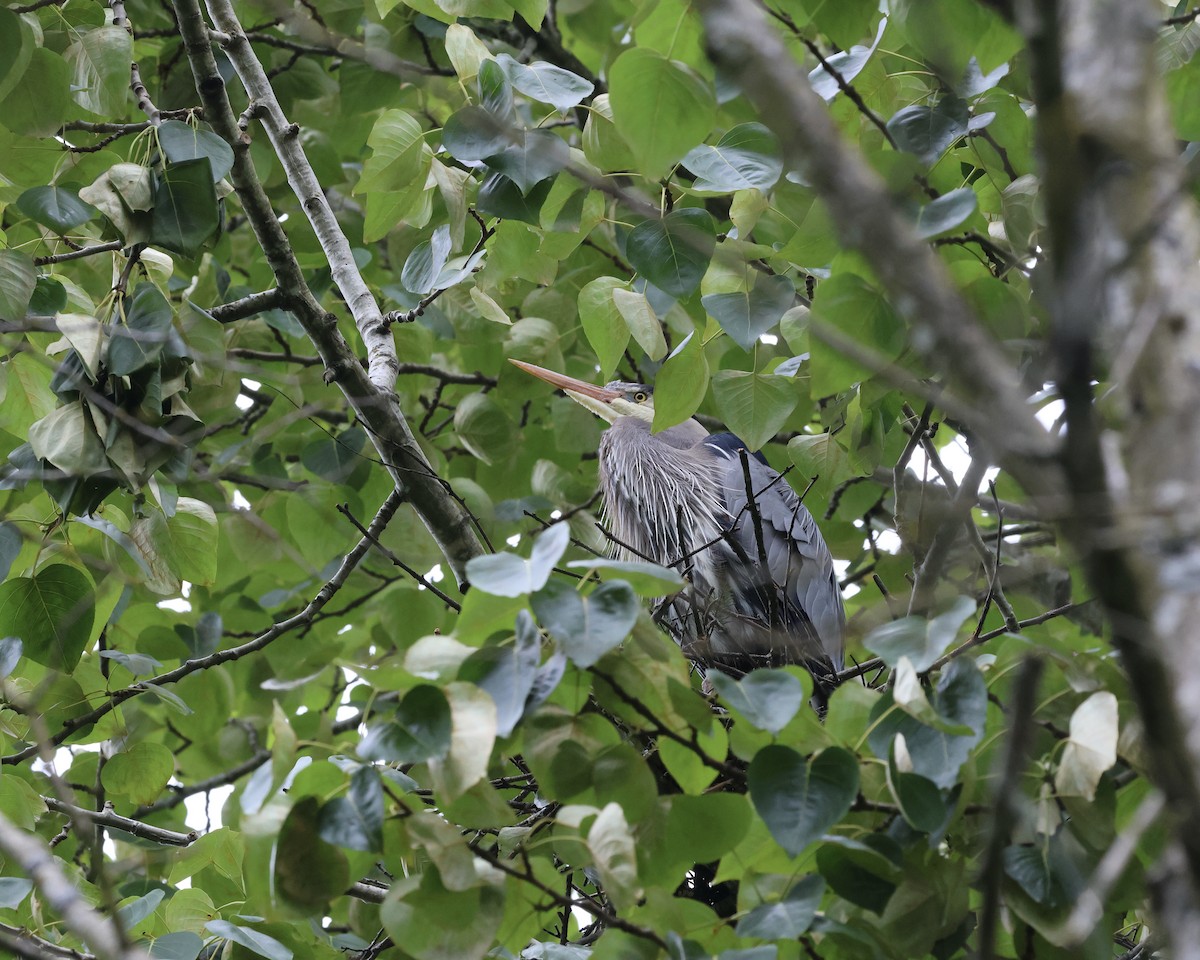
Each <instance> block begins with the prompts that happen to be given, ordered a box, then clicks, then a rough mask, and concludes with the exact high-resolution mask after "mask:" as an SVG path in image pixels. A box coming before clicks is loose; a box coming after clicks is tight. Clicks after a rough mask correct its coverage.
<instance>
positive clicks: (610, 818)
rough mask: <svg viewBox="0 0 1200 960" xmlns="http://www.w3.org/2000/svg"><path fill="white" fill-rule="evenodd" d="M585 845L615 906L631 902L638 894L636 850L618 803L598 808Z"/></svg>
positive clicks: (606, 892)
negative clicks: (598, 810)
mask: <svg viewBox="0 0 1200 960" xmlns="http://www.w3.org/2000/svg"><path fill="white" fill-rule="evenodd" d="M587 845H588V849H589V850H590V851H591V852H592V856H593V858H594V863H595V867H596V872H597V873H599V874H600V882H601V884H602V885H603V887H604V892H605V894H606V895H607V896H608V897H609V899H611V900H612V902H613V903H614V904H615V905H616V906H617V908H618V909H627V908H628V907H631V906H633V904H634V903H636V902H637V900H638V897H639V895H640V894H641V887H640V886H639V885H638V875H637V853H636V848H635V846H634V841H633V834H632V833H631V832H630V829H629V824H628V822H627V821H626V820H625V814H624V813H623V812H622V810H621V806H620V804H617V803H609V804H606V805H605V807H604V809H602V810H601V811H600V813H599V814H598V815H597V816H596V819H595V820H594V821H593V822H592V826H591V829H590V830H588V834H587Z"/></svg>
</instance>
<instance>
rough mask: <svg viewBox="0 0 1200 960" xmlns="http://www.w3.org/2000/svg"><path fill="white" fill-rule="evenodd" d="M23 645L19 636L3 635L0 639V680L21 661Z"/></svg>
mask: <svg viewBox="0 0 1200 960" xmlns="http://www.w3.org/2000/svg"><path fill="white" fill-rule="evenodd" d="M23 647H24V645H23V644H22V643H21V638H20V637H5V638H4V639H3V640H0V680H3V679H4V678H5V677H7V676H8V675H9V674H11V673H12V672H13V670H15V669H16V668H17V664H18V663H20V662H21V653H22V651H23Z"/></svg>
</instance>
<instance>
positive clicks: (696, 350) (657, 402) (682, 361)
mask: <svg viewBox="0 0 1200 960" xmlns="http://www.w3.org/2000/svg"><path fill="white" fill-rule="evenodd" d="M708 379H709V373H708V358H707V357H706V356H705V355H704V341H703V339H702V338H701V337H700V336H699V334H698V332H697V331H694V330H693V331H692V332H691V333H689V334H688V335H687V336H686V337H685V338H684V339H683V342H682V343H681V344H679V346H677V347H676V348H675V349H674V350H672V351H671V355H670V356H669V357H667V359H666V362H664V363H663V365H662V366H661V367H660V368H659V371H658V375H657V376H656V377H655V378H654V385H655V391H654V423H653V426H652V428H651V432H653V433H658V432H659V431H661V430H666V429H668V428H669V427H673V426H675V425H676V424H678V423H683V421H684V420H687V419H688V418H689V417H691V415H692V414H694V413H695V412H696V411H697V410H699V409H700V404H702V403H703V402H704V397H705V395H706V394H707V393H708Z"/></svg>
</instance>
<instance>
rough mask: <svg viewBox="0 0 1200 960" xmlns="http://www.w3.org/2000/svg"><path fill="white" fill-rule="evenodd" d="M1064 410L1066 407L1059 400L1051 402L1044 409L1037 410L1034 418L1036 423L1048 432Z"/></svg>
mask: <svg viewBox="0 0 1200 960" xmlns="http://www.w3.org/2000/svg"><path fill="white" fill-rule="evenodd" d="M1066 409H1067V405H1066V404H1065V403H1063V402H1062V401H1061V400H1051V401H1050V402H1049V403H1047V404H1046V405H1045V406H1044V407H1042V408H1041V409H1040V410H1038V411H1037V413H1035V414H1034V416H1035V417H1037V418H1038V422H1039V423H1041V425H1042V426H1044V427H1045V428H1046V429H1047V430H1049V429H1050V428H1052V427H1053V426H1054V423H1055V421H1056V420H1058V418H1059V417H1061V416H1062V415H1063V412H1064V411H1065V410H1066Z"/></svg>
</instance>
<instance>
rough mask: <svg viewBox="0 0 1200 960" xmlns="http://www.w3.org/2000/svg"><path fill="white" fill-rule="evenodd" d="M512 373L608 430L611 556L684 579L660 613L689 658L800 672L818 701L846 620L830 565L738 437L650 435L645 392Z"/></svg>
mask: <svg viewBox="0 0 1200 960" xmlns="http://www.w3.org/2000/svg"><path fill="white" fill-rule="evenodd" d="M512 363H514V364H516V366H518V367H520V368H521V369H522V370H524V371H526V372H527V373H530V374H532V375H533V376H535V377H538V378H540V379H542V380H545V381H546V382H547V383H550V384H553V385H554V386H556V387H558V388H559V389H561V390H563V391H565V392H566V394H567V396H569V397H570V398H571V399H572V400H575V401H576V402H578V403H580V404H582V405H583V406H584V407H586V408H587V409H588V410H591V411H592V412H593V413H595V414H596V415H597V416H599V417H601V418H602V419H604V420H606V421H607V422H608V423H610V424H611V427H610V428H609V429H608V430H606V431H605V433H604V436H603V438H602V439H601V441H600V450H599V459H600V485H601V489H602V491H603V494H604V511H605V518H606V521H607V524H608V527H609V530H610V532H611V534H612V537H613V540H614V541H615V542H616V549H615V550H614V553H616V555H617V556H619V557H622V558H623V559H630V560H634V559H649V560H652V561H654V562H655V563H659V564H662V565H663V566H668V567H674V568H676V569H677V570H679V571H680V572H681V573H683V574H684V575H685V576H686V577H687V579H688V580H689V586H688V587H687V588H686V589H684V590H683V591H681V592H680V593H679V594H677V595H675V596H674V597H671V598H668V599H666V600H664V602H663V603H662V605H661V606H660V609H659V611H658V619H659V622H660V623H661V624H662V625H663V627H664V628H665V629H666V630H667V631H668V632H669V633H670V634H671V635H672V636H673V637H674V638H675V640H676V641H677V642H678V643H679V645H680V646H681V647H682V648H683V651H684V653H685V654H686V655H687V656H688V657H690V658H691V659H693V660H695V661H697V662H699V663H701V664H704V665H714V666H720V667H723V668H726V669H732V670H733V671H735V672H738V673H741V672H745V671H748V670H750V669H753V668H754V667H757V666H779V665H782V664H787V663H802V664H804V665H805V666H806V667H807V668H808V670H809V672H810V673H812V675H813V677H814V679H815V680H816V682H817V687H818V694H819V696H821V698H822V699H823V695H824V694H827V693H828V692H829V689H830V688H831V686H832V683H833V678H834V675H835V674H836V672H837V671H838V670H840V669H841V668H842V660H843V658H842V642H843V637H842V635H843V632H844V628H845V623H846V614H845V610H844V609H843V607H842V595H841V591H840V590H839V589H838V582H837V576H836V574H835V573H834V568H833V557H832V556H831V555H830V553H829V548H828V547H827V546H826V545H825V540H824V539H823V538H822V536H821V532H820V531H819V530H818V529H817V525H816V523H815V522H814V521H813V518H812V516H811V515H810V514H809V512H808V510H807V509H806V508H805V507H804V504H802V503H801V502H800V498H799V497H797V496H796V494H795V492H794V491H793V490H792V488H791V487H790V486H789V485H788V483H787V481H786V480H784V479H783V478H782V477H781V476H780V475H779V474H778V473H776V472H775V471H774V470H773V469H771V467H770V466H768V465H767V462H766V460H765V459H763V458H761V456H754V455H750V456H747V454H746V451H745V449H744V448H745V444H744V443H742V441H741V440H739V439H738V438H737V437H736V436H734V435H733V434H732V433H717V434H709V432H708V431H707V430H705V429H704V427H703V426H701V425H700V424H699V423H698V422H697V421H696V420H688V421H686V422H684V423H681V424H679V425H678V426H675V427H671V428H669V429H667V430H663V431H662V432H660V433H652V432H651V429H650V426H651V422H652V421H653V419H654V392H653V389H652V388H651V387H649V386H647V385H645V384H640V383H624V382H620V381H616V382H613V383H609V384H606V385H605V386H603V387H599V386H596V385H594V384H591V383H587V382H586V381H583V380H576V379H575V378H574V377H568V376H564V375H563V374H560V373H555V372H554V371H552V370H546V369H545V368H543V367H538V366H535V365H533V364H531V363H524V362H522V361H520V360H513V361H512Z"/></svg>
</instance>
